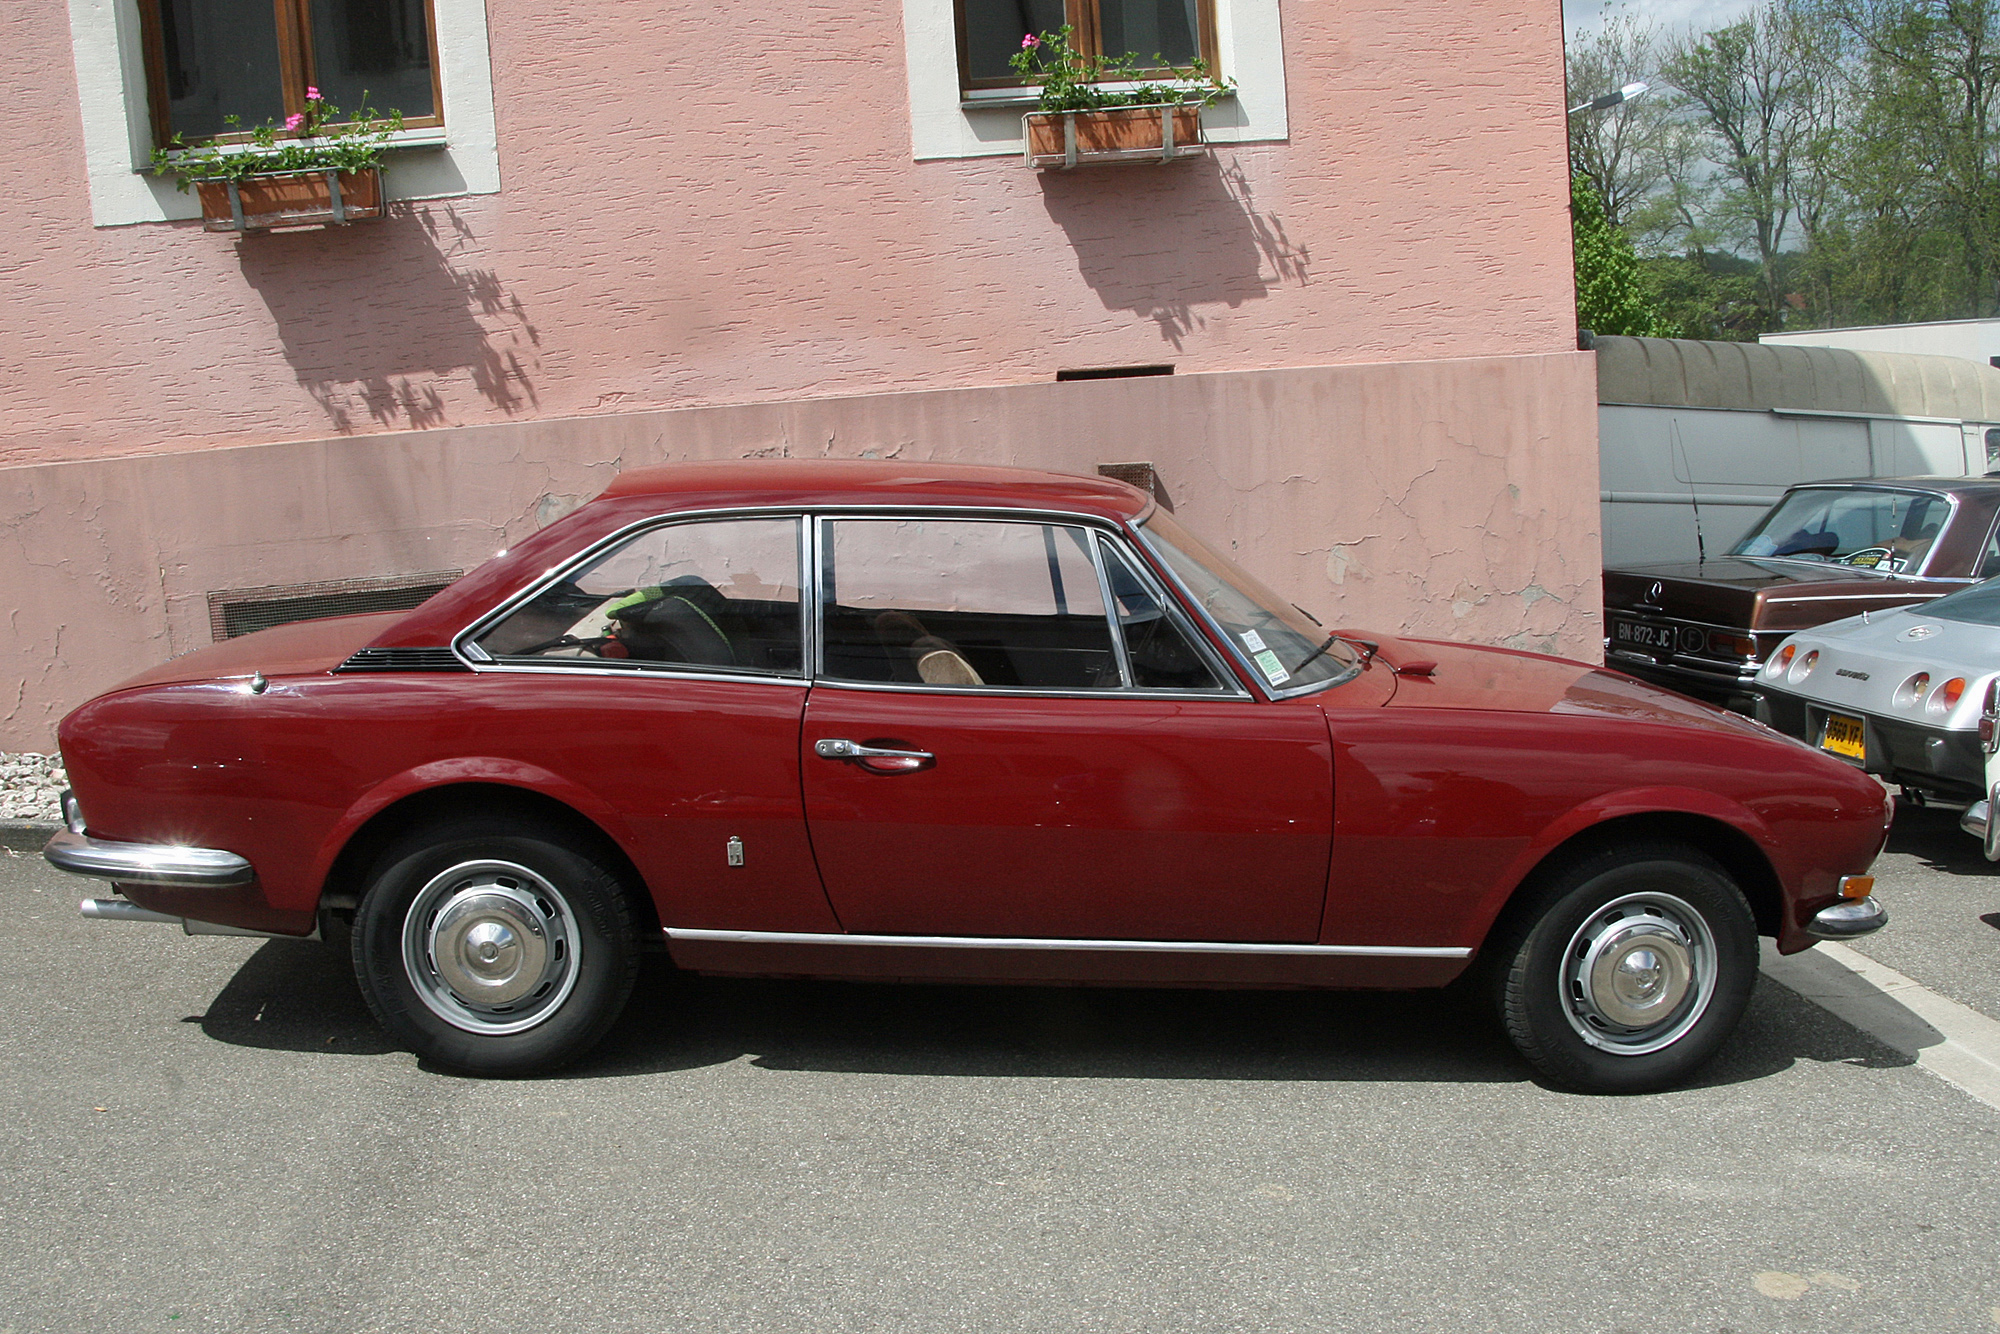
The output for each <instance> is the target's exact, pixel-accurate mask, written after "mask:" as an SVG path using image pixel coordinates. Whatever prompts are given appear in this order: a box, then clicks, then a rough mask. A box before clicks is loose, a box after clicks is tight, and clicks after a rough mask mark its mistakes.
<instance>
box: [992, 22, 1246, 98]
mask: <svg viewBox="0 0 2000 1334" xmlns="http://www.w3.org/2000/svg"><path fill="white" fill-rule="evenodd" d="M1074 31H1075V30H1074V29H1073V28H1071V27H1070V25H1069V24H1067V23H1065V24H1063V26H1062V27H1060V28H1057V29H1056V30H1055V31H1054V32H1044V33H1029V34H1028V35H1027V36H1025V37H1023V38H1022V39H1021V49H1020V50H1019V51H1016V52H1015V53H1014V54H1013V55H1012V56H1009V57H1008V59H1007V63H1008V64H1010V65H1012V66H1013V67H1014V70H1015V72H1016V73H1018V74H1019V75H1020V76H1021V77H1022V78H1023V79H1026V80H1027V81H1028V82H1029V83H1032V84H1035V85H1036V86H1037V87H1039V88H1040V89H1041V104H1040V108H1039V109H1040V110H1042V111H1097V110H1100V109H1102V108H1104V107H1146V106H1162V105H1169V106H1181V105H1185V106H1204V107H1205V106H1210V105H1212V104H1213V103H1215V102H1216V101H1218V100H1220V99H1221V98H1224V97H1227V96H1229V95H1230V94H1231V93H1234V92H1235V91H1236V84H1235V83H1234V82H1233V81H1231V80H1229V79H1224V78H1220V77H1218V76H1217V75H1216V73H1215V71H1214V70H1212V69H1210V68H1209V65H1208V62H1207V61H1206V60H1203V59H1202V58H1201V57H1200V56H1196V57H1195V58H1194V59H1193V60H1191V61H1189V62H1188V63H1187V64H1185V65H1175V64H1171V63H1169V62H1168V60H1167V58H1166V57H1165V56H1163V55H1160V54H1158V53H1155V54H1154V56H1153V59H1152V61H1151V62H1150V63H1148V64H1141V63H1140V57H1139V54H1138V53H1137V52H1135V51H1128V52H1126V53H1125V54H1124V55H1122V56H1117V57H1115V58H1114V57H1110V56H1102V55H1086V54H1085V53H1083V52H1081V51H1079V50H1077V49H1076V47H1075V46H1073V45H1072V44H1071V37H1072V36H1073V34H1074ZM1162 76H1165V77H1164V78H1162ZM1106 84H1119V85H1129V86H1121V87H1116V88H1107V87H1105V85H1106Z"/></svg>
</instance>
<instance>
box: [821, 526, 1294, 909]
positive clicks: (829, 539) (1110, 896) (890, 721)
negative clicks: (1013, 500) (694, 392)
mask: <svg viewBox="0 0 2000 1334" xmlns="http://www.w3.org/2000/svg"><path fill="white" fill-rule="evenodd" d="M818 542H819V545H818V550H819V553H820V557H819V566H820V579H821V587H820V614H819V623H818V628H819V664H818V671H817V674H816V679H815V683H814V686H813V689H812V693H811V696H810V697H809V699H808V701H807V705H806V719H805V729H804V732H803V736H802V745H801V751H802V754H801V760H800V763H801V766H802V773H803V778H804V792H805V804H806V813H807V823H808V828H809V831H810V835H811V839H812V846H813V852H814V855H815V856H816V858H817V859H818V863H819V868H820V873H821V877H822V880H823V883H824V884H825V886H826V890H827V894H828V897H829V899H830V900H831V902H832V904H833V907H834V911H835V912H836V914H837V915H838V916H839V918H840V921H841V924H842V926H843V927H844V928H845V929H846V930H848V931H850V932H857V933H879V934H897V935H928V936H985V937H1025V938H1041V939H1074V940H1096V939H1120V940H1160V941H1217V942H1226V941H1269V942H1297V941H1312V940H1315V939H1317V937H1318V931H1319V919H1320V910H1321V907H1322V904H1323V902H1324V898H1325V886H1326V872H1327V859H1328V855H1329V847H1330V840H1331V835H1332V807H1333V801H1332V762H1331V748H1330V745H1329V741H1328V736H1327V731H1326V724H1325V721H1324V717H1323V716H1322V715H1321V714H1320V712H1319V711H1318V710H1317V709H1316V708H1313V707H1311V705H1310V704H1309V703H1308V704H1304V705H1300V704H1296V703H1291V704H1288V703H1273V702H1269V701H1263V700H1259V699H1255V698H1253V697H1251V696H1250V695H1249V694H1248V693H1247V692H1245V691H1244V690H1243V689H1242V688H1241V686H1240V685H1239V684H1238V683H1237V682H1236V681H1235V679H1234V678H1233V677H1232V676H1230V675H1229V674H1228V673H1227V672H1225V671H1224V670H1223V669H1222V667H1221V666H1220V664H1219V663H1218V662H1217V660H1216V659H1215V657H1214V656H1213V654H1212V652H1211V651H1210V650H1209V649H1208V648H1207V647H1206V646H1205V645H1204V644H1203V642H1202V641H1201V639H1200V637H1199V636H1197V635H1195V634H1193V633H1192V630H1191V628H1190V626H1189V625H1188V623H1187V622H1186V620H1185V619H1184V617H1183V614H1182V613H1181V612H1180V611H1179V610H1178V609H1177V608H1175V607H1174V606H1173V605H1172V603H1171V602H1170V601H1169V600H1168V599H1167V598H1166V597H1165V595H1164V594H1163V593H1162V592H1161V590H1160V589H1159V586H1158V585H1157V584H1156V583H1154V582H1153V581H1152V580H1151V577H1150V576H1149V575H1145V574H1144V573H1143V566H1142V565H1141V564H1140V563H1139V562H1138V561H1136V560H1135V559H1133V558H1132V557H1131V556H1130V555H1129V554H1120V552H1119V550H1118V546H1117V544H1116V543H1115V542H1114V541H1111V540H1109V534H1106V533H1101V532H1097V531H1094V530H1092V529H1089V528H1087V527H1086V526H1084V525H1081V524H1077V523H1063V522H1056V521H1043V520H1038V519H1007V518H966V517H927V516H910V517H904V518H883V517H872V516H871V517H852V518H848V517H828V518H824V519H822V520H821V521H820V524H819V531H818ZM1100 557H1102V558H1103V560H1104V561H1105V563H1104V564H1103V565H1100ZM1107 604H1109V605H1111V606H1113V607H1115V609H1116V611H1117V615H1116V617H1113V616H1111V615H1108V614H1107V612H1106V607H1107Z"/></svg>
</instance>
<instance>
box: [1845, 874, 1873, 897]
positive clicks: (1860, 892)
mask: <svg viewBox="0 0 2000 1334" xmlns="http://www.w3.org/2000/svg"><path fill="white" fill-rule="evenodd" d="M1874 889H1875V877H1874V876H1872V875H1844V876H1842V877H1840V897H1842V898H1843V899H1865V898H1867V897H1868V895H1869V894H1870V893H1872V892H1873V891H1874Z"/></svg>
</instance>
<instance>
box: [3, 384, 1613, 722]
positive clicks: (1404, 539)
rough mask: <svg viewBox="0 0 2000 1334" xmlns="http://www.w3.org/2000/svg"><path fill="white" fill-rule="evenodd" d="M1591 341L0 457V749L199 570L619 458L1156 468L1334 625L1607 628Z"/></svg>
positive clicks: (364, 559) (435, 545) (197, 639)
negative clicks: (43, 457)
mask: <svg viewBox="0 0 2000 1334" xmlns="http://www.w3.org/2000/svg"><path fill="white" fill-rule="evenodd" d="M1594 384H1595V374H1594V369H1593V363H1592V360H1591V358H1590V357H1589V356H1588V355H1586V354H1582V353H1576V352H1569V353H1559V354H1554V355H1550V356H1539V357H1495V358H1480V359H1473V360H1465V361H1443V360H1435V361H1428V362H1404V363H1388V364H1377V365H1357V366H1346V367H1333V368H1325V369H1307V370H1293V371H1263V372H1242V373H1216V374H1211V375H1194V376H1178V375H1177V376H1174V377H1173V378H1171V379H1147V380H1111V381H1093V382H1082V383H1072V384H1039V385H1021V386H1014V387H1005V388H996V389H983V390H981V389H969V390H950V391H941V392H928V393H902V394H888V395H876V396H860V397H852V398H830V399H815V400H801V401H794V402H791V403H785V404H766V405H755V406H744V407H721V408H706V409H682V410H677V411H667V412H639V413H606V414H601V415H596V416H588V417H572V418H566V419H559V420H550V421H542V422H533V423H516V424H503V425H496V426H481V427H464V428H444V429H438V430H431V431H415V432H397V433H391V434H377V435H372V436H366V437H361V438H338V437H335V438H329V439H322V440H316V441H308V442H296V443H287V444H276V445H264V446H252V447H244V448H236V449H221V450H207V451H200V452H196V453H192V454H178V455H164V456H160V457H156V458H148V459H131V458H127V459H109V460H92V461H81V462H72V463H61V464H42V465H32V466H26V467H17V468H9V469H0V569H6V570H9V571H12V572H15V573H14V574H13V576H12V579H13V583H12V587H11V589H10V592H11V595H12V601H11V608H12V611H13V629H14V633H13V634H12V636H11V637H9V638H7V639H5V640H0V680H6V681H8V682H9V683H10V684H11V689H10V693H9V695H8V696H7V697H6V698H0V749H12V750H20V749H39V748H44V747H46V746H47V745H48V744H49V741H50V737H51V735H52V733H53V728H54V724H55V722H56V720H57V719H59V718H60V717H61V715H62V714H63V713H64V712H66V711H67V710H68V709H69V708H71V707H74V706H75V705H76V704H78V703H80V702H82V701H83V700H84V699H87V698H88V697H89V696H90V695H91V694H93V693H95V692H96V691H98V690H101V689H103V688H104V687H106V686H108V685H110V684H112V683H113V682H115V681H117V680H119V679H120V678H122V677H124V676H126V675H129V674H131V673H133V672H136V671H138V670H140V669H142V668H144V667H146V666H150V665H151V664H153V663H155V662H158V661H160V660H162V659H164V658H166V657H169V656H171V655H172V654H175V653H179V652H184V651H185V650H187V649H190V648H195V647H199V646H200V645H202V644H205V643H207V642H209V626H208V610H207V595H208V593H209V592H211V591H218V590H229V589H241V588H252V587H264V586H268V585H273V584H285V583H292V582H303V581H307V580H312V579H320V578H327V577H338V575H340V574H341V573H345V574H350V575H358V574H369V573H377V572H383V571H405V572H417V571H432V570H442V569H458V568H469V567H470V566H472V565H475V564H477V563H478V562H480V561H482V560H484V559H485V558H486V557H488V556H490V555H492V554H493V552H494V551H495V550H497V549H499V548H501V547H503V546H506V545H508V544H509V543H510V542H513V541H515V540H518V539H519V538H520V537H521V536H522V535H523V534H525V533H528V532H532V531H533V530H534V529H535V528H537V527H539V526H540V525H541V524H543V523H545V522H547V521H548V520H550V519H551V518H554V517H555V516H557V515H559V514H561V513H565V512H567V510H568V509H569V508H571V507H573V506H574V505H575V504H576V503H577V502H579V501H580V500H582V499H585V498H587V497H589V496H591V495H594V494H596V493H597V492H598V491H600V490H602V489H603V487H604V486H605V484H606V483H607V482H608V481H609V480H610V479H611V477H612V476H614V475H615V474H616V473H617V471H618V470H619V469H621V468H625V467H633V466H637V465H640V464H646V463H656V462H664V461H670V460H675V459H688V458H695V459H711V458H741V457H754V456H759V455H790V456H793V457H801V456H803V457H844V458H860V457H878V458H884V459H890V460H893V459H938V460H949V461H974V462H990V463H1011V464H1018V465H1022V466H1031V467H1044V468H1054V469H1058V470H1062V471H1070V472H1089V471H1091V470H1092V469H1093V468H1094V467H1095V466H1096V465H1097V464H1099V463H1109V462H1127V461H1133V460H1146V461H1150V462H1152V463H1154V464H1155V466H1156V467H1157V469H1158V471H1159V474H1160V477H1161V480H1162V482H1163V483H1164V490H1165V495H1166V498H1167V500H1168V502H1169V503H1171V504H1172V505H1173V507H1174V510H1175V513H1176V515H1177V516H1178V517H1179V518H1181V519H1182V520H1183V521H1184V522H1186V523H1188V524H1189V525H1190V526H1192V527H1193V528H1195V529H1196V530H1197V531H1199V532H1201V533H1203V534H1205V535H1208V536H1210V537H1213V538H1215V539H1217V540H1218V542H1219V543H1220V544H1221V545H1224V546H1226V547H1230V548H1233V550H1234V554H1235V555H1236V557H1237V558H1238V559H1239V560H1240V561H1241V562H1242V563H1243V564H1244V565H1246V566H1247V567H1248V568H1249V569H1250V570H1251V571H1252V572H1253V573H1256V574H1257V575H1259V576H1260V577H1262V578H1264V579H1265V580H1266V581H1267V582H1268V583H1270V584H1271V585H1272V586H1273V587H1275V588H1277V589H1278V590H1280V591H1281V592H1284V593H1286V594H1287V595H1288V596H1290V597H1292V598H1294V599H1295V600H1297V601H1298V602H1300V603H1301V604H1303V605H1304V606H1306V607H1308V608H1310V609H1312V610H1313V611H1314V612H1315V613H1316V614H1317V615H1319V616H1320V617H1321V618H1322V619H1323V620H1325V621H1326V622H1328V623H1329V624H1347V625H1358V626H1363V627H1368V628H1373V629H1378V630H1382V631H1385V632H1402V633H1406V634H1416V635H1434V636H1442V637H1450V638H1460V639H1474V640H1484V641H1487V642H1501V643H1510V644H1513V645H1515V646H1517V647H1524V648H1532V649H1539V650H1553V651H1556V652H1562V653H1568V654H1572V655H1583V654H1589V653H1593V652H1595V648H1596V642H1597V638H1598V635H1599V629H1598V599H1597V585H1596V581H1597V570H1598V565H1597V556H1596V547H1597V531H1596V524H1597V473H1596V469H1595V467H1594V466H1591V467H1583V468H1579V467H1577V466H1576V463H1575V459H1576V456H1577V452H1578V448H1579V446H1582V447H1583V448H1584V449H1585V450H1586V451H1587V450H1588V448H1589V446H1590V445H1591V443H1592V442H1593V440H1594V434H1593V432H1594V426H1595V421H1596V405H1595V402H1594V395H1593V394H1592V392H1591V391H1592V387H1593V385H1594Z"/></svg>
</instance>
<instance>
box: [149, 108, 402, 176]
mask: <svg viewBox="0 0 2000 1334" xmlns="http://www.w3.org/2000/svg"><path fill="white" fill-rule="evenodd" d="M367 96H368V95H367V94H366V93H363V94H362V98H363V100H364V101H365V100H366V98H367ZM224 121H225V123H226V124H228V125H229V126H230V128H231V129H232V130H235V129H237V128H239V127H240V126H241V125H242V121H241V120H240V119H239V118H238V117H236V116H227V117H224ZM402 128H403V113H402V112H400V111H393V110H392V111H390V112H389V114H388V115H386V116H384V115H382V114H381V113H380V112H377V111H376V110H375V109H374V108H373V107H368V106H364V107H363V108H362V109H361V111H360V113H359V114H358V115H357V116H356V117H355V118H354V119H353V120H350V121H344V122H343V121H341V120H340V108H339V107H337V106H335V105H334V104H333V103H331V102H329V101H327V100H326V99H325V98H323V97H321V96H320V93H319V89H317V88H308V89H306V109H305V110H304V111H303V112H294V113H293V114H292V115H290V116H288V117H286V118H285V123H284V124H283V125H282V126H278V125H273V124H271V123H270V122H269V121H266V122H264V123H263V124H262V125H259V126H258V127H256V128H255V129H253V130H251V131H250V137H249V138H248V139H242V140H236V141H233V142H230V143H207V144H199V145H196V146H194V147H189V146H188V144H187V143H186V142H185V141H184V140H182V138H181V136H179V135H178V134H177V135H175V136H174V139H173V142H172V143H170V144H168V145H167V146H166V147H165V148H158V149H155V150H153V171H154V173H155V174H156V175H160V176H174V177H177V178H178V184H179V187H180V189H181V190H182V191H183V192H185V191H186V189H187V188H188V184H189V183H190V182H192V181H240V180H242V179H244V178H245V177H246V176H260V175H263V174H265V173H268V172H286V171H329V170H331V171H365V170H367V169H368V168H370V167H379V166H381V165H382V155H383V153H385V152H386V151H387V150H388V147H389V143H390V140H391V138H392V137H393V136H394V135H395V133H396V132H397V131H398V130H400V129H402Z"/></svg>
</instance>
